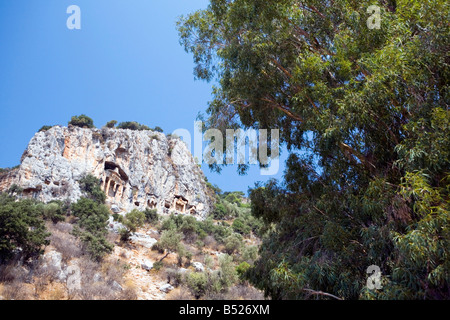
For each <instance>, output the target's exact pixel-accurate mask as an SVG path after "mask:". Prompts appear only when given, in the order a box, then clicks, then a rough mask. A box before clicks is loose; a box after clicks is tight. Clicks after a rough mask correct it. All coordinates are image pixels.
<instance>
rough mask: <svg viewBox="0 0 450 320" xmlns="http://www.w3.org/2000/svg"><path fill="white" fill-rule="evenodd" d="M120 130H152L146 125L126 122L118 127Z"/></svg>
mask: <svg viewBox="0 0 450 320" xmlns="http://www.w3.org/2000/svg"><path fill="white" fill-rule="evenodd" d="M117 128H118V129H129V130H134V131H142V130H151V129H150V128H149V127H147V126H146V125H143V124H140V123H138V122H136V121H125V122H121V123H119V124H118V125H117Z"/></svg>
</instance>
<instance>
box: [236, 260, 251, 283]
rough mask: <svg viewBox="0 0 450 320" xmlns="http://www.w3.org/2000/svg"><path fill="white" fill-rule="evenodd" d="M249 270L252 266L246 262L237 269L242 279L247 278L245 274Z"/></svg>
mask: <svg viewBox="0 0 450 320" xmlns="http://www.w3.org/2000/svg"><path fill="white" fill-rule="evenodd" d="M248 269H250V265H249V264H248V263H247V262H246V261H244V262H241V263H240V264H239V265H238V266H237V267H236V273H237V274H238V275H239V278H240V279H244V278H245V273H246V272H247V270H248Z"/></svg>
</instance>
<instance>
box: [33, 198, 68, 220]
mask: <svg viewBox="0 0 450 320" xmlns="http://www.w3.org/2000/svg"><path fill="white" fill-rule="evenodd" d="M38 207H39V209H40V210H41V212H42V216H43V218H44V220H51V221H52V222H53V223H55V224H56V223H58V222H60V221H64V220H65V212H64V208H63V207H64V204H63V203H62V202H61V201H51V202H49V203H48V204H40V205H39V206H38Z"/></svg>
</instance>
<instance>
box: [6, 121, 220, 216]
mask: <svg viewBox="0 0 450 320" xmlns="http://www.w3.org/2000/svg"><path fill="white" fill-rule="evenodd" d="M89 173H90V174H92V175H94V176H96V177H98V178H99V181H100V182H101V184H102V188H103V190H104V191H105V193H106V195H107V204H109V205H110V206H111V207H112V208H114V212H116V213H117V212H129V211H131V210H132V209H139V210H144V209H146V208H150V209H157V210H158V213H160V214H168V213H170V212H176V213H180V214H192V215H194V216H196V217H197V218H198V219H203V218H205V217H206V216H207V214H208V212H209V210H210V207H211V196H210V194H209V193H208V188H207V187H206V183H205V180H204V176H203V173H202V171H201V169H200V168H199V167H198V166H197V164H196V163H195V162H194V159H193V157H192V155H191V153H190V152H189V150H188V149H187V147H186V145H185V144H184V143H183V141H181V140H180V139H178V138H168V137H166V135H164V134H162V133H159V132H154V131H132V130H124V129H108V128H102V129H82V128H78V127H72V126H69V127H59V126H56V127H53V128H51V129H50V130H48V131H46V132H38V133H36V135H35V136H34V137H33V138H32V139H31V141H30V143H29V145H28V148H27V149H26V151H25V152H24V154H23V156H22V160H21V165H20V166H19V168H17V169H15V170H14V171H12V172H9V173H8V174H4V175H2V176H0V191H4V190H6V189H7V188H9V187H10V186H11V185H12V184H17V185H18V186H20V187H22V188H23V189H24V192H23V195H24V196H26V197H34V198H36V199H38V200H41V201H43V202H48V201H51V200H55V199H57V200H65V199H69V200H70V201H72V202H74V201H77V200H78V199H79V198H80V197H81V196H82V193H81V190H80V187H79V180H80V179H81V178H82V177H83V176H84V175H86V174H89Z"/></svg>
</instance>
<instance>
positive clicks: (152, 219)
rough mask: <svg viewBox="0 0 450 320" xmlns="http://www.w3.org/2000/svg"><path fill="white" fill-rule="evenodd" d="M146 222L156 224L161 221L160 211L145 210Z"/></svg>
mask: <svg viewBox="0 0 450 320" xmlns="http://www.w3.org/2000/svg"><path fill="white" fill-rule="evenodd" d="M144 215H145V221H146V222H148V223H150V224H154V223H157V222H158V221H159V215H158V210H156V209H145V211H144Z"/></svg>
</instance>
